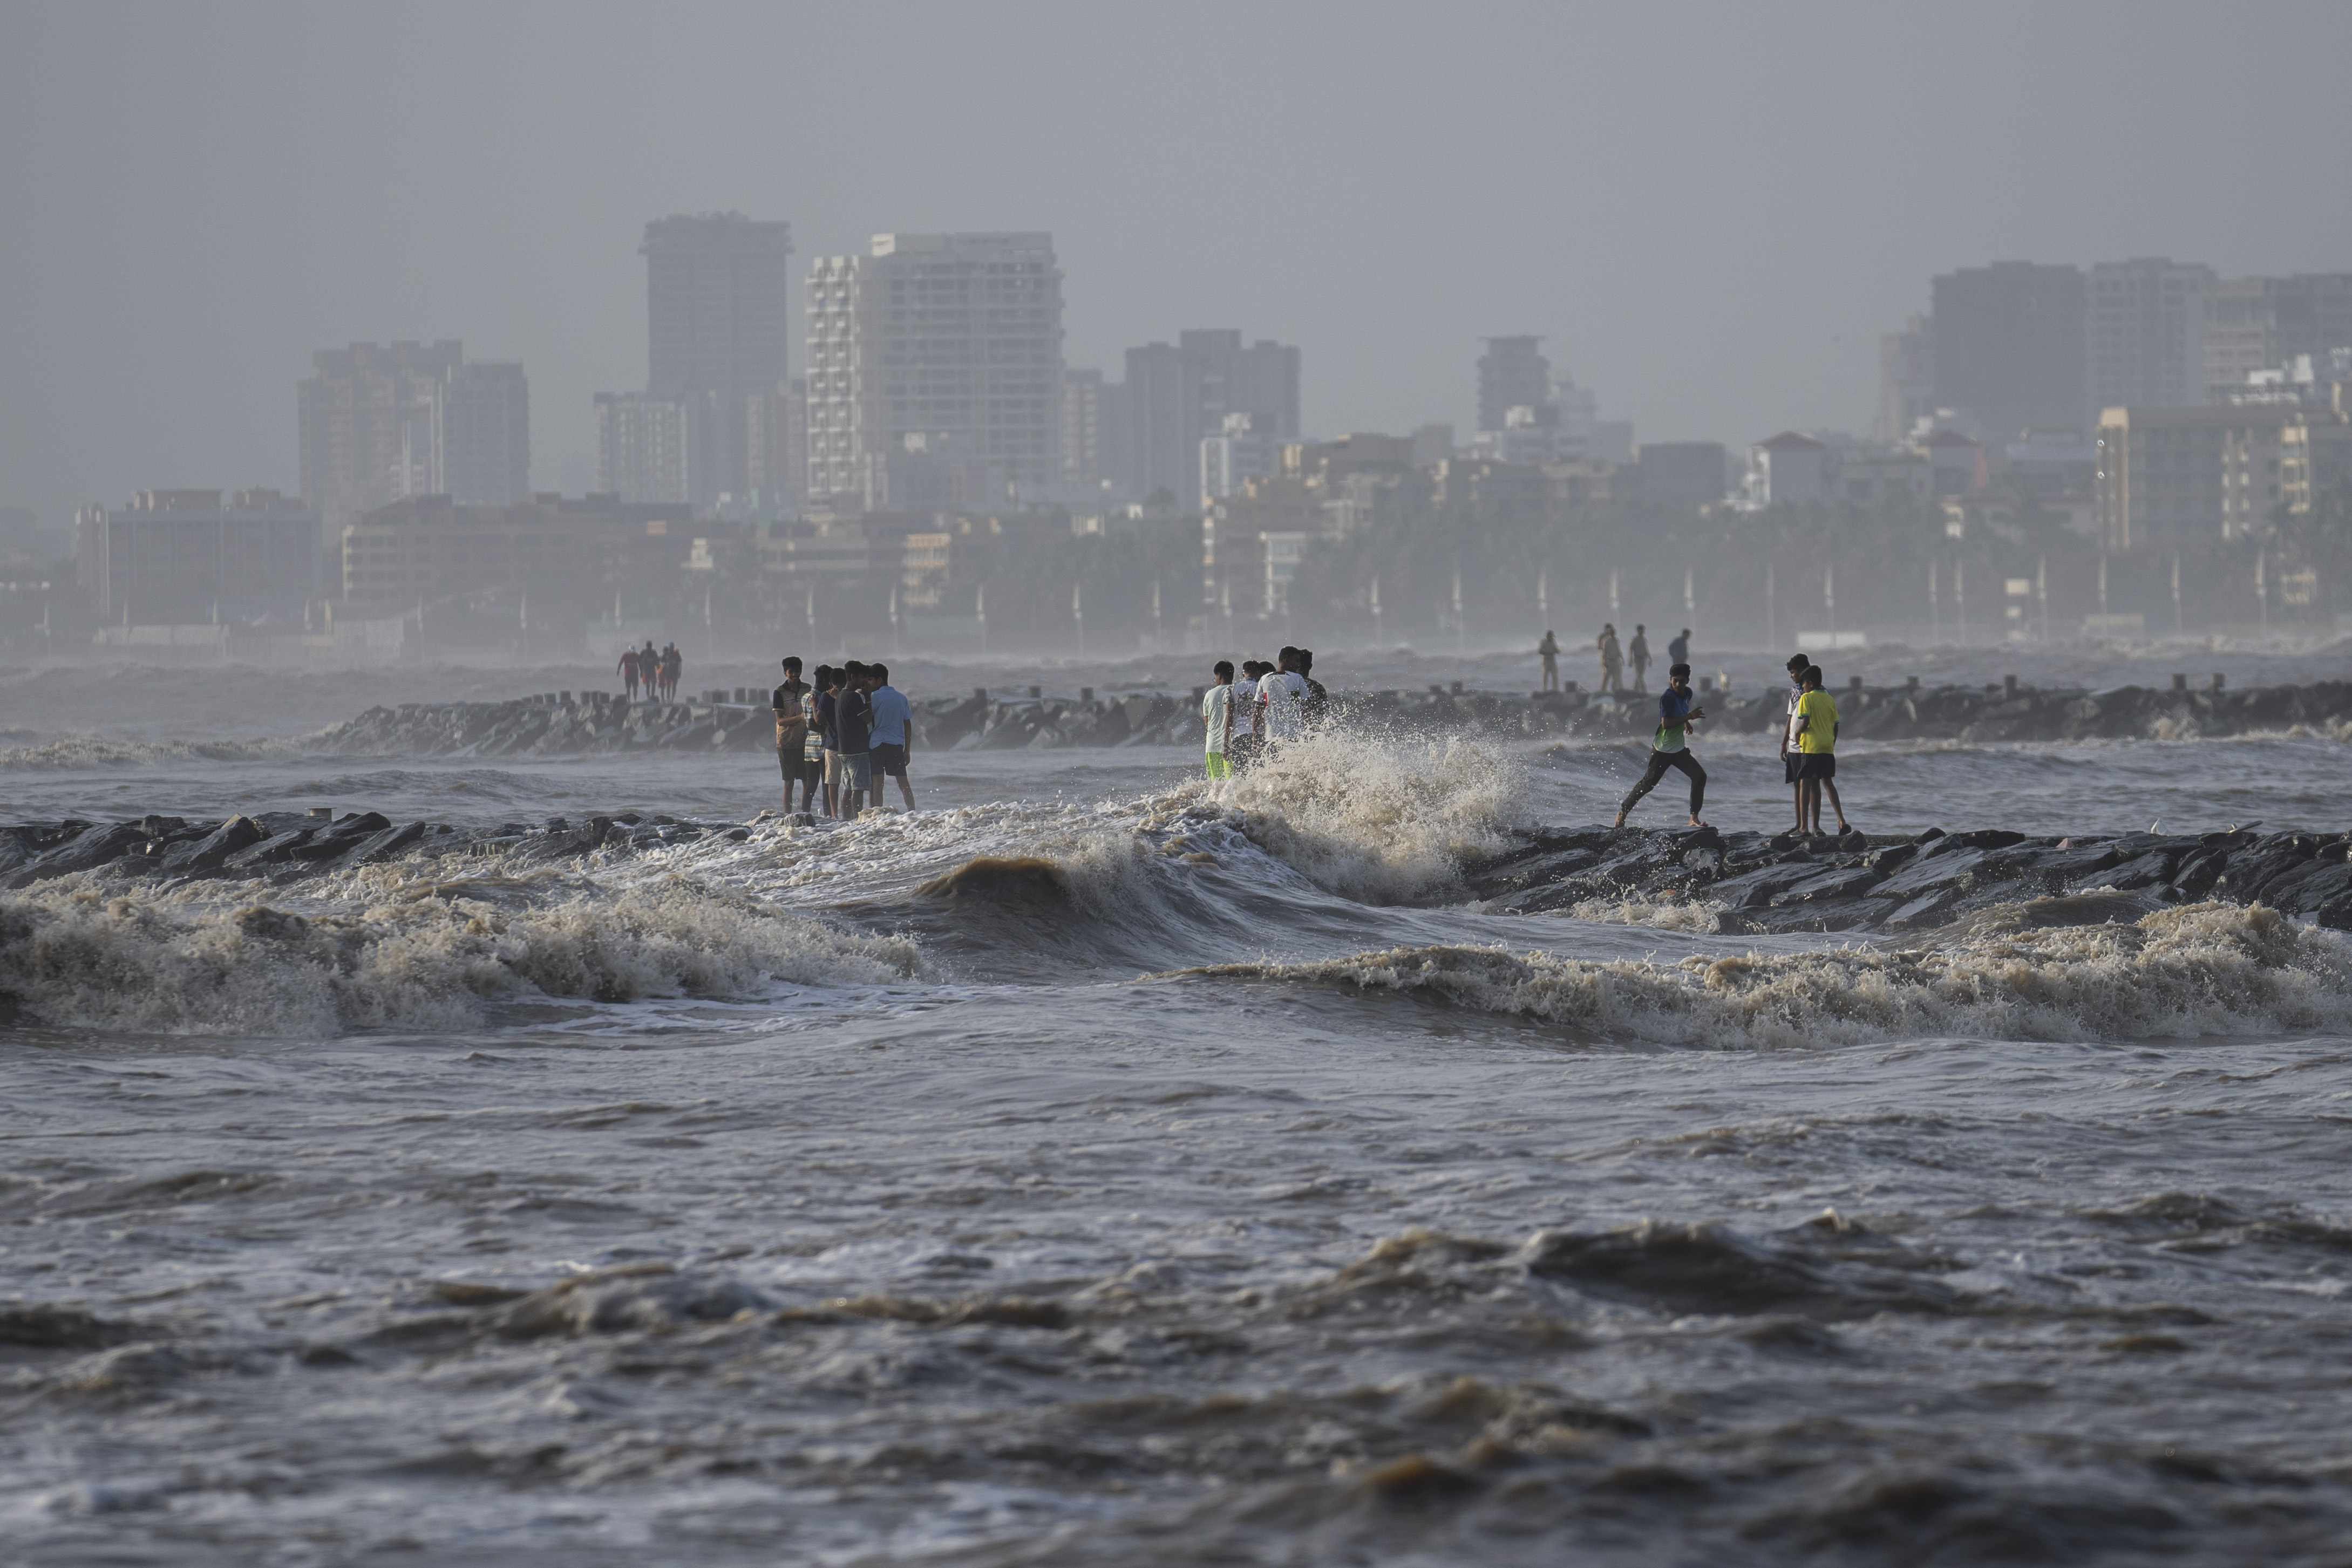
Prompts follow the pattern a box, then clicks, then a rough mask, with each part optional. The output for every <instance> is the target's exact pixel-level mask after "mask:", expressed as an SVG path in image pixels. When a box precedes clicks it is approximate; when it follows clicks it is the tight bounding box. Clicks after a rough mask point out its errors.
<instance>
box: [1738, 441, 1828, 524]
mask: <svg viewBox="0 0 2352 1568" xmlns="http://www.w3.org/2000/svg"><path fill="white" fill-rule="evenodd" d="M1831 458H1832V453H1831V451H1830V448H1829V446H1828V445H1827V444H1825V443H1822V442H1819V441H1815V440H1814V439H1813V438H1812V437H1811V436H1810V435H1800V434H1797V433H1796V432H1795V431H1793V430H1784V431H1782V432H1781V433H1780V434H1778V435H1775V436H1772V437H1771V438H1769V440H1765V441H1759V442H1758V443H1757V444H1755V445H1753V446H1751V447H1749V448H1748V504H1749V505H1751V506H1755V507H1777V506H1780V505H1781V504H1783V503H1784V502H1786V503H1795V502H1803V501H1818V500H1820V499H1821V498H1822V497H1823V496H1825V495H1827V494H1828V493H1829V485H1830V477H1831V474H1830V470H1831Z"/></svg>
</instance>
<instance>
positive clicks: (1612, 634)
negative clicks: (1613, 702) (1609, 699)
mask: <svg viewBox="0 0 2352 1568" xmlns="http://www.w3.org/2000/svg"><path fill="white" fill-rule="evenodd" d="M1597 646H1598V647H1599V648H1600V650H1601V690H1602V691H1603V692H1606V693H1609V694H1610V695H1618V694H1620V693H1622V692H1623V691H1624V689H1625V680H1624V676H1623V674H1622V673H1621V672H1622V671H1623V669H1624V668H1625V655H1624V653H1622V651H1620V650H1619V648H1618V646H1617V625H1616V622H1608V623H1606V624H1604V625H1603V626H1602V627H1601V639H1600V642H1599V643H1598V644H1597Z"/></svg>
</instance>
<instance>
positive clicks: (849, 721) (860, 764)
mask: <svg viewBox="0 0 2352 1568" xmlns="http://www.w3.org/2000/svg"><path fill="white" fill-rule="evenodd" d="M833 727H834V730H835V733H836V734H838V735H839V736H840V737H841V814H842V815H843V816H845V817H855V816H856V815H857V813H858V812H860V811H862V810H865V809H866V792H867V791H868V790H869V789H871V788H872V787H873V782H874V757H873V752H874V705H873V703H872V702H871V701H869V700H868V699H867V697H866V666H865V665H863V664H859V663H858V662H857V661H856V660H855V659H852V660H850V661H849V664H848V665H847V667H846V668H845V670H844V671H843V672H842V682H841V690H839V691H838V692H835V694H834V697H833Z"/></svg>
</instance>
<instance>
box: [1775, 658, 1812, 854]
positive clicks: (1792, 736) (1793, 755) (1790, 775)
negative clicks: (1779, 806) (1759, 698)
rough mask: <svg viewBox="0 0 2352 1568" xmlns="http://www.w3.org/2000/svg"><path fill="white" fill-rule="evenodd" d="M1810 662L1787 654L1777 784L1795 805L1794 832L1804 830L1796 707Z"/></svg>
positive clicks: (1803, 788)
mask: <svg viewBox="0 0 2352 1568" xmlns="http://www.w3.org/2000/svg"><path fill="white" fill-rule="evenodd" d="M1812 664H1813V662H1812V661H1811V659H1808V658H1806V657H1805V656H1804V655H1803V654H1802V653H1791V654H1790V655H1789V716H1788V717H1787V718H1786V719H1785V720H1784V721H1783V722H1782V723H1781V726H1780V781H1781V782H1782V783H1784V784H1786V785H1788V787H1789V790H1790V795H1791V797H1792V798H1793V799H1794V800H1796V803H1797V830H1796V831H1798V832H1803V831H1805V786H1804V783H1803V781H1802V780H1801V779H1799V778H1798V777H1797V769H1798V768H1799V766H1800V764H1801V763H1802V762H1803V760H1804V753H1803V752H1801V750H1799V749H1798V747H1797V705H1798V704H1799V703H1801V702H1802V701H1804V700H1805V672H1806V671H1807V670H1809V669H1811V668H1812Z"/></svg>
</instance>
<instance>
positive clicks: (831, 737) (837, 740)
mask: <svg viewBox="0 0 2352 1568" xmlns="http://www.w3.org/2000/svg"><path fill="white" fill-rule="evenodd" d="M841 679H842V676H841V672H840V671H839V670H836V669H835V668H834V667H833V666H832V665H831V664H820V665H818V666H817V672H816V691H817V697H816V716H817V738H818V740H819V742H820V743H821V744H822V746H823V747H824V758H823V760H822V762H821V763H820V764H819V766H818V768H817V772H818V775H819V776H820V777H821V778H823V779H824V814H825V815H826V816H828V817H838V816H840V815H841V730H840V727H839V722H838V721H839V719H840V716H841V707H840V698H841Z"/></svg>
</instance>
